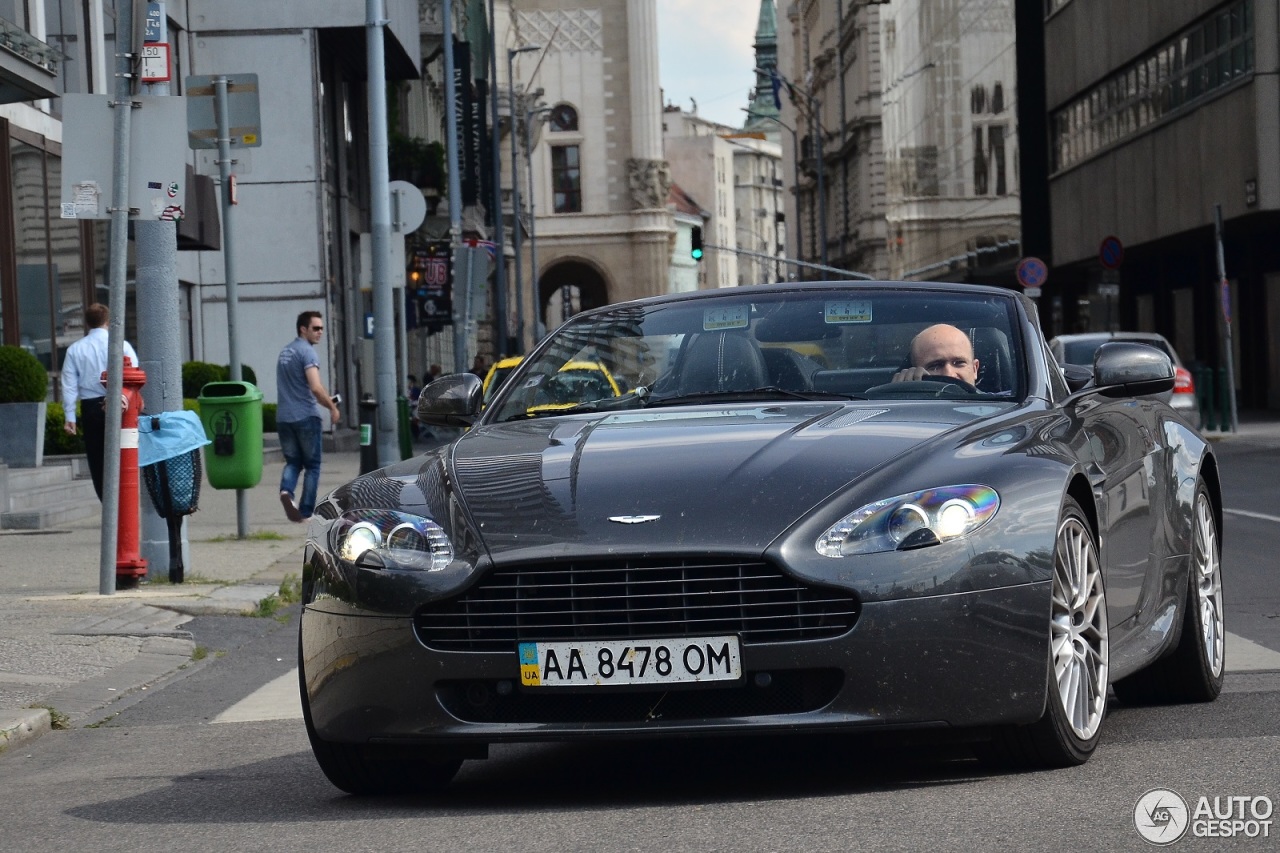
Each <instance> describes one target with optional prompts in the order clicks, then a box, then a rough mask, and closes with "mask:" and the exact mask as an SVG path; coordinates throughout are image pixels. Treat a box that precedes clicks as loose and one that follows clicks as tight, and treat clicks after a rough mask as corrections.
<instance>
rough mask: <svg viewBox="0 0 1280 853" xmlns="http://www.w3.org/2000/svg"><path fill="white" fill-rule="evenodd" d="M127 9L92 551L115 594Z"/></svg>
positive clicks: (101, 581)
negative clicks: (98, 517)
mask: <svg viewBox="0 0 1280 853" xmlns="http://www.w3.org/2000/svg"><path fill="white" fill-rule="evenodd" d="M132 7H133V3H132V2H126V3H121V4H120V5H119V7H118V8H117V9H116V81H115V82H116V85H115V100H114V101H113V102H112V106H113V107H114V109H115V120H114V125H113V129H112V137H113V138H112V160H113V164H112V166H113V171H112V175H113V179H112V182H111V249H110V254H111V269H110V295H109V296H108V304H107V310H108V311H109V312H110V314H111V319H110V322H108V324H107V393H106V400H105V403H106V405H105V406H104V408H105V409H106V426H105V431H106V436H105V439H104V442H103V445H104V446H103V457H102V465H103V468H102V528H101V530H102V533H101V536H100V548H99V551H98V592H99V593H101V594H102V595H112V594H114V593H115V591H116V544H117V543H118V541H119V530H118V529H117V526H118V525H119V523H120V423H121V421H122V420H123V418H122V415H123V412H121V411H120V406H119V405H117V401H119V400H120V398H121V396H122V395H123V393H124V313H125V307H126V305H127V302H126V293H125V287H126V284H127V282H126V278H127V276H128V274H129V265H128V261H129V257H128V250H129V144H130V113H131V111H132V110H133V8H132Z"/></svg>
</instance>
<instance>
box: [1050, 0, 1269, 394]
mask: <svg viewBox="0 0 1280 853" xmlns="http://www.w3.org/2000/svg"><path fill="white" fill-rule="evenodd" d="M1038 25H1039V26H1040V27H1041V33H1042V37H1043V39H1044V44H1045V50H1044V56H1043V73H1044V97H1045V102H1046V107H1047V115H1048V119H1047V125H1048V134H1047V135H1048V140H1049V150H1048V165H1047V172H1048V175H1047V180H1046V185H1047V191H1048V199H1049V206H1048V221H1049V233H1050V234H1051V255H1052V257H1051V261H1052V263H1051V268H1050V273H1049V279H1048V282H1047V283H1046V286H1045V288H1044V291H1043V297H1042V298H1041V317H1042V321H1043V323H1044V324H1045V327H1046V329H1047V330H1048V331H1049V332H1050V333H1051V334H1053V333H1060V332H1075V331H1085V330H1100V329H1139V330H1150V331H1158V332H1161V333H1162V334H1164V335H1165V336H1166V337H1168V338H1169V339H1170V340H1171V341H1173V343H1174V345H1175V347H1176V348H1177V350H1178V352H1179V353H1180V354H1181V356H1182V358H1183V360H1184V361H1187V362H1190V363H1192V364H1193V365H1194V366H1199V367H1204V368H1209V369H1216V370H1218V371H1220V373H1219V374H1218V375H1219V377H1220V378H1221V377H1224V376H1225V371H1224V370H1223V368H1225V366H1226V364H1227V362H1228V358H1227V352H1226V343H1225V342H1226V340H1227V339H1228V335H1227V331H1228V327H1227V326H1226V324H1225V323H1226V321H1229V322H1230V324H1231V325H1230V331H1231V335H1230V339H1231V341H1232V346H1233V352H1232V353H1231V358H1230V361H1231V363H1232V364H1233V365H1234V379H1235V386H1236V399H1237V400H1238V402H1239V405H1240V406H1242V407H1251V408H1269V409H1275V408H1280V338H1278V337H1277V336H1276V335H1275V334H1274V333H1273V330H1274V329H1276V328H1280V253H1278V252H1277V249H1276V241H1275V239H1274V236H1273V235H1274V233H1275V228H1276V226H1277V223H1278V222H1280V107H1278V106H1277V105H1280V83H1278V82H1277V81H1278V80H1280V77H1278V76H1277V72H1280V38H1278V37H1277V32H1280V19H1278V18H1277V9H1276V7H1275V4H1273V3H1261V2H1256V0H1225V2H1223V0H1186V2H1179V3H1174V4H1170V3H1167V2H1159V0H1138V2H1132V3H1123V4H1114V3H1106V2H1102V0H1054V2H1052V3H1050V4H1049V5H1048V6H1047V7H1046V12H1045V14H1044V15H1043V16H1042V18H1041V20H1040V21H1039V22H1038ZM1103 30H1105V31H1106V32H1107V33H1109V36H1108V37H1107V38H1105V39H1100V38H1096V37H1095V34H1096V33H1098V32H1100V31H1103ZM1216 210H1220V211H1221V217H1222V221H1223V226H1224V227H1223V242H1222V248H1223V258H1224V264H1225V274H1226V286H1225V288H1224V287H1223V286H1222V279H1221V276H1220V275H1219V270H1218V263H1217V256H1218V244H1217V241H1216V239H1215V211H1216ZM1104 241H1105V242H1106V243H1107V246H1108V247H1110V251H1104V249H1103V244H1104ZM1117 250H1118V251H1117ZM1224 290H1225V291H1226V294H1227V295H1228V297H1229V301H1227V302H1226V303H1225V305H1224V303H1223V301H1222V296H1223V293H1224ZM1202 375H1203V374H1202Z"/></svg>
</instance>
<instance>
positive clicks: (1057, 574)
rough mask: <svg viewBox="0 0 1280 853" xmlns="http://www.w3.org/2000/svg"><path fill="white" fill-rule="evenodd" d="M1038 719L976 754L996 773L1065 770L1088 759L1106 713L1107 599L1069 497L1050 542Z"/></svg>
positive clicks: (1085, 523) (1081, 517) (1084, 523)
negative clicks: (1045, 654) (1043, 678)
mask: <svg viewBox="0 0 1280 853" xmlns="http://www.w3.org/2000/svg"><path fill="white" fill-rule="evenodd" d="M1050 601H1051V603H1050V614H1049V661H1048V674H1047V691H1046V692H1047V695H1046V699H1045V711H1044V715H1043V716H1042V717H1041V718H1040V719H1039V720H1038V721H1036V722H1035V723H1032V724H1030V725H1024V726H1006V727H1002V728H999V729H997V730H995V731H994V732H993V737H992V739H991V741H990V742H989V743H982V744H978V745H977V746H976V747H975V749H976V751H977V753H978V756H979V758H981V759H982V760H983V761H984V762H986V763H987V764H990V765H993V766H998V767H1020V768H1031V767H1071V766H1075V765H1079V764H1083V763H1084V762H1086V761H1088V760H1089V756H1090V755H1092V754H1093V751H1094V748H1095V747H1097V745H1098V738H1099V735H1100V734H1101V732H1102V721H1103V719H1104V717H1105V716H1106V712H1107V676H1108V669H1109V666H1110V641H1109V633H1108V626H1107V597H1106V588H1105V585H1104V582H1103V577H1102V568H1101V565H1100V564H1099V562H1098V547H1097V541H1096V538H1095V536H1094V532H1093V528H1092V527H1091V526H1090V525H1089V519H1088V518H1086V517H1085V514H1084V512H1083V511H1082V510H1081V509H1080V505H1079V504H1078V503H1077V502H1076V501H1075V500H1074V499H1073V498H1070V497H1068V498H1067V499H1066V501H1065V502H1064V504H1063V507H1062V515H1061V517H1060V518H1059V521H1058V532H1057V534H1056V536H1055V542H1054V557H1053V587H1052V593H1051V596H1050Z"/></svg>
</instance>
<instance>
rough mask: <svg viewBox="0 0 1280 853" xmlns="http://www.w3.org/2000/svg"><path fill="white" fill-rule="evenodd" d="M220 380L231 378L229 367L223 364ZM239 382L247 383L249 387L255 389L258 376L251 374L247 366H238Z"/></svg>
mask: <svg viewBox="0 0 1280 853" xmlns="http://www.w3.org/2000/svg"><path fill="white" fill-rule="evenodd" d="M222 378H223V379H224V380H227V379H230V378H231V365H229V364H224V365H223V366H222ZM240 381H242V382H248V383H249V384H250V385H253V386H254V387H257V385H258V374H256V373H254V372H253V368H252V367H250V366H249V365H247V364H242V365H240Z"/></svg>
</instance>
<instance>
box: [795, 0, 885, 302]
mask: <svg viewBox="0 0 1280 853" xmlns="http://www.w3.org/2000/svg"><path fill="white" fill-rule="evenodd" d="M778 11H779V16H780V19H782V20H785V21H786V24H785V25H780V26H779V36H778V69H779V74H780V75H781V78H782V79H783V81H784V85H783V93H782V96H781V102H782V107H781V119H780V121H781V123H782V124H783V125H784V126H785V127H786V128H788V129H789V130H790V131H791V132H792V134H793V135H791V137H790V141H791V146H790V147H791V148H792V149H795V148H798V156H799V160H798V161H796V160H794V159H793V158H795V157H796V156H797V153H796V152H795V151H794V150H788V151H787V153H786V154H784V157H785V159H789V160H792V162H798V164H799V168H798V172H799V181H800V183H799V185H798V186H797V187H796V191H795V193H794V196H793V202H794V204H795V206H796V207H797V208H798V209H795V210H792V209H789V210H788V211H787V222H788V226H787V244H788V245H791V246H795V247H796V251H797V253H798V255H799V257H800V258H801V259H803V260H805V261H809V262H811V263H820V264H822V265H824V266H831V267H835V268H839V269H845V270H852V271H855V272H860V273H865V274H869V275H873V276H876V277H878V278H884V277H886V276H888V274H889V252H888V241H887V237H888V229H887V225H886V213H887V206H886V198H885V159H884V139H883V125H882V116H881V107H880V99H881V92H882V88H883V82H882V81H883V75H882V68H881V55H880V18H881V6H880V5H879V4H869V3H865V2H848V0H837V2H834V3H833V2H824V0H784V2H783V4H782V5H781V6H780V7H779V10H778ZM786 141H787V137H786V136H785V135H784V143H783V144H784V147H786ZM797 229H798V233H797ZM797 238H799V239H797ZM804 275H805V277H806V278H827V277H830V276H831V273H830V272H825V271H818V270H807V271H806V272H805V273H804Z"/></svg>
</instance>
